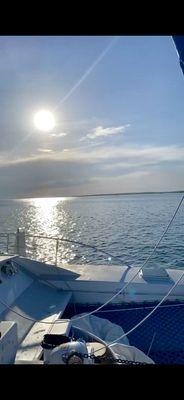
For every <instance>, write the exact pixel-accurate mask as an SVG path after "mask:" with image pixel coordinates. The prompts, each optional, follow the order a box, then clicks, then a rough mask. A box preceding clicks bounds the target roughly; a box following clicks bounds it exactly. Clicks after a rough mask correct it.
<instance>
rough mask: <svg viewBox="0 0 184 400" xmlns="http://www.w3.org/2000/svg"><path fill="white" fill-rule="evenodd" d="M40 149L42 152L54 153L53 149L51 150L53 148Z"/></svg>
mask: <svg viewBox="0 0 184 400" xmlns="http://www.w3.org/2000/svg"><path fill="white" fill-rule="evenodd" d="M38 151H39V152H40V153H52V152H53V150H51V149H38Z"/></svg>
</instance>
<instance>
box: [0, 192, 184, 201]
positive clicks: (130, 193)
mask: <svg viewBox="0 0 184 400" xmlns="http://www.w3.org/2000/svg"><path fill="white" fill-rule="evenodd" d="M166 193H168V194H169V193H184V190H173V191H164V192H126V193H97V194H81V195H73V196H64V195H62V196H44V197H39V196H37V197H34V196H33V197H31V196H27V197H6V198H5V197H0V200H16V199H17V200H21V199H22V200H24V199H25V200H26V199H42V198H43V199H47V198H63V197H64V198H65V197H66V198H72V197H74V198H75V197H97V196H98V197H100V196H101V197H103V196H130V195H141V194H166Z"/></svg>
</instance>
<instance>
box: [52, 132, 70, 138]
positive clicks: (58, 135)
mask: <svg viewBox="0 0 184 400" xmlns="http://www.w3.org/2000/svg"><path fill="white" fill-rule="evenodd" d="M66 135H67V133H65V132H61V133H52V134H51V136H53V137H62V136H66Z"/></svg>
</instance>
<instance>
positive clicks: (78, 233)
mask: <svg viewBox="0 0 184 400" xmlns="http://www.w3.org/2000/svg"><path fill="white" fill-rule="evenodd" d="M181 197H182V194H181V193H169V194H168V193H164V194H140V195H136V194H134V195H108V196H94V197H78V198H77V197H76V198H74V197H73V198H47V199H46V198H42V199H26V200H25V199H22V200H20V199H19V200H0V232H1V233H2V232H8V233H13V232H15V231H16V229H17V228H18V227H22V228H25V230H26V233H27V234H30V235H44V236H54V237H60V238H63V239H65V240H74V241H77V242H81V243H84V244H87V245H91V246H95V247H97V249H99V250H96V249H92V248H88V247H85V246H83V245H80V244H78V243H77V244H75V243H70V242H67V241H61V242H59V247H58V255H57V261H58V262H59V263H60V262H62V263H78V264H80V263H94V264H102V263H103V264H116V265H117V264H118V261H117V260H115V259H113V257H111V256H110V255H109V254H111V255H112V256H118V257H119V258H120V259H121V261H119V264H122V263H123V264H125V263H126V262H128V263H129V264H132V265H137V266H140V265H141V263H143V261H144V260H145V259H146V257H147V256H148V255H149V254H150V252H151V250H152V248H153V247H154V245H155V243H156V241H158V239H159V237H160V235H161V234H162V233H163V230H164V229H165V227H166V225H167V224H168V222H169V220H170V218H171V217H172V215H173V213H174V211H175V209H176V207H177V205H178V203H179V201H180V199H181ZM0 241H1V243H0V250H1V251H6V240H5V238H4V237H3V236H0ZM13 242H14V236H13V235H9V248H10V250H11V249H12V251H13V247H12V248H11V246H13ZM26 244H27V254H28V256H30V257H32V258H35V259H40V260H45V261H47V262H50V261H52V262H53V261H55V257H56V242H55V240H53V239H49V240H47V239H42V238H36V239H33V238H31V237H27V238H26ZM100 249H101V250H103V251H107V252H108V255H105V254H102V253H101V252H100ZM152 263H157V264H161V265H162V266H163V267H167V266H169V267H175V268H176V267H178V268H184V203H183V205H182V206H181V208H180V210H179V212H178V214H177V216H176V218H175V220H174V222H173V224H172V226H171V228H170V229H169V231H168V233H167V235H166V237H165V238H164V239H163V241H162V243H161V244H160V246H159V249H158V250H157V251H156V254H155V255H154V257H153V258H152V262H151V261H150V262H149V266H151V265H152Z"/></svg>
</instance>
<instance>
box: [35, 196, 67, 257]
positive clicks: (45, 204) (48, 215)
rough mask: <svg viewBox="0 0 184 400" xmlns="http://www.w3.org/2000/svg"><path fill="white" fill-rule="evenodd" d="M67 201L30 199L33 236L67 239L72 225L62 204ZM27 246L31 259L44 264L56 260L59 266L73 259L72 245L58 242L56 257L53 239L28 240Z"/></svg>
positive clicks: (53, 198)
mask: <svg viewBox="0 0 184 400" xmlns="http://www.w3.org/2000/svg"><path fill="white" fill-rule="evenodd" d="M69 199H70V198H66V197H59V198H55V197H50V198H36V199H30V200H31V209H32V212H31V213H32V222H33V221H34V224H33V226H32V229H31V231H32V232H33V231H34V235H35V236H44V237H48V238H49V237H55V238H58V237H60V238H61V237H63V238H67V237H68V235H69V234H70V233H71V231H72V229H73V225H74V224H73V223H72V221H70V219H69V215H68V213H67V211H66V209H64V207H63V204H64V203H65V202H66V201H67V200H69ZM62 203H63V204H62ZM27 244H28V248H29V251H30V254H31V255H32V256H33V258H34V259H37V260H40V261H45V262H46V263H49V262H50V263H54V262H55V261H56V259H57V261H58V262H59V263H60V264H65V263H68V262H71V261H72V260H73V259H74V258H75V251H74V249H73V245H72V244H70V243H67V242H62V241H59V246H58V253H57V256H56V241H55V240H54V239H46V238H34V239H33V238H30V240H28V243H27Z"/></svg>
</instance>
